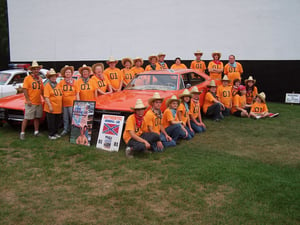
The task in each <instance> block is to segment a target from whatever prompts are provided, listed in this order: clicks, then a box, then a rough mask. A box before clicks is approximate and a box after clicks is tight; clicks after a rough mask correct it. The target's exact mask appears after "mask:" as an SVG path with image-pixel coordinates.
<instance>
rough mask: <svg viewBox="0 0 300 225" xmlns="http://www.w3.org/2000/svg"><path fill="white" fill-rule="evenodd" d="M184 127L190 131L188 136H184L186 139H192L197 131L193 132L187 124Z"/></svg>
mask: <svg viewBox="0 0 300 225" xmlns="http://www.w3.org/2000/svg"><path fill="white" fill-rule="evenodd" d="M184 128H185V129H186V130H187V132H188V136H187V137H186V138H184V139H185V140H190V139H192V138H193V137H194V136H195V133H194V132H192V131H191V130H190V128H189V127H188V126H185V127H184Z"/></svg>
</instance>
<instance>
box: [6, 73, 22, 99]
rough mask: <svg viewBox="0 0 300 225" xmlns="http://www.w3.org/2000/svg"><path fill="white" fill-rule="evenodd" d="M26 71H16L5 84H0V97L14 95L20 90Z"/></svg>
mask: <svg viewBox="0 0 300 225" xmlns="http://www.w3.org/2000/svg"><path fill="white" fill-rule="evenodd" d="M26 76H27V72H18V73H13V74H11V76H10V78H9V79H8V81H7V83H6V84H5V85H2V90H1V97H5V96H10V95H15V94H17V93H18V92H20V91H21V90H22V86H23V81H24V79H25V77H26Z"/></svg>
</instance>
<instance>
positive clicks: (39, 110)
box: [20, 61, 44, 140]
mask: <svg viewBox="0 0 300 225" xmlns="http://www.w3.org/2000/svg"><path fill="white" fill-rule="evenodd" d="M41 68H42V66H41V65H39V64H38V63H37V62H36V61H33V62H32V64H31V66H30V67H29V68H28V69H29V70H30V71H31V73H30V75H29V76H27V77H25V79H24V82H23V92H24V96H25V114H24V120H23V122H22V127H21V133H20V139H21V140H24V139H25V130H26V127H27V123H28V120H33V125H34V136H36V137H37V136H39V125H40V118H42V116H43V106H42V100H41V98H42V96H43V91H44V85H43V80H42V78H41V77H40V76H39V72H40V69H41Z"/></svg>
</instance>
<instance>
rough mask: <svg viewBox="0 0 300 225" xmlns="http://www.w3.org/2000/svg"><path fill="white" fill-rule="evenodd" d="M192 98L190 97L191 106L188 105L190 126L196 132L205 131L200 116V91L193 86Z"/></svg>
mask: <svg viewBox="0 0 300 225" xmlns="http://www.w3.org/2000/svg"><path fill="white" fill-rule="evenodd" d="M191 94H192V99H191V106H190V112H189V115H190V121H191V127H192V129H193V130H194V131H195V132H196V133H202V132H204V131H206V126H205V124H204V123H203V121H202V116H201V110H200V109H201V108H200V101H199V96H200V94H201V92H200V91H199V89H198V88H197V87H196V86H194V87H193V88H192V90H191Z"/></svg>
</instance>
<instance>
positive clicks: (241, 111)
mask: <svg viewBox="0 0 300 225" xmlns="http://www.w3.org/2000/svg"><path fill="white" fill-rule="evenodd" d="M250 107H251V105H247V104H246V87H245V86H244V85H240V86H239V89H238V94H236V95H235V96H234V97H233V103H232V109H231V113H232V114H233V115H235V116H237V117H250V115H249V112H250V109H251V108H250Z"/></svg>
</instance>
